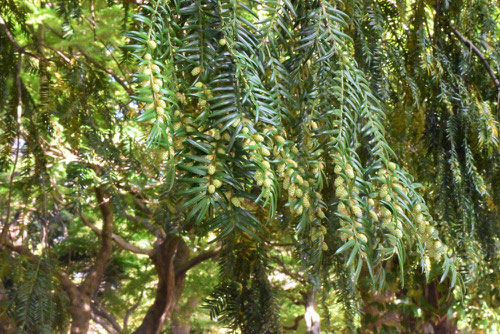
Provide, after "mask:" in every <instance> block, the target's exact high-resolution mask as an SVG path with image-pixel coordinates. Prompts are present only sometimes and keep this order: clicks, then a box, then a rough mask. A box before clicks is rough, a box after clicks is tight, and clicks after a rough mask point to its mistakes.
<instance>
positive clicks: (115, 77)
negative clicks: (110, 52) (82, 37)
mask: <svg viewBox="0 0 500 334" xmlns="http://www.w3.org/2000/svg"><path fill="white" fill-rule="evenodd" d="M76 48H77V49H78V51H80V53H81V54H82V55H83V56H84V57H85V58H87V60H88V61H89V62H91V63H92V64H94V65H95V66H96V67H97V68H99V69H101V70H102V71H104V72H106V73H108V74H109V75H110V76H111V77H112V78H113V79H115V80H116V82H118V83H119V84H120V85H121V86H122V87H123V89H125V91H126V92H127V93H128V94H129V95H132V94H133V91H132V89H130V87H128V85H127V84H126V83H125V81H124V80H123V79H122V78H120V77H119V76H117V75H116V74H114V73H113V71H112V70H111V69H109V68H106V67H104V66H103V65H102V64H101V63H99V62H98V61H97V60H96V59H94V58H93V57H91V56H90V55H89V54H88V53H87V52H86V51H85V50H84V49H83V48H82V47H81V46H79V45H76Z"/></svg>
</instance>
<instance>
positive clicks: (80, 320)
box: [70, 294, 92, 334]
mask: <svg viewBox="0 0 500 334" xmlns="http://www.w3.org/2000/svg"><path fill="white" fill-rule="evenodd" d="M70 313H71V329H70V333H71V334H86V333H87V332H88V331H89V324H90V319H91V318H92V313H91V309H90V298H89V297H87V296H84V295H83V294H79V295H78V296H77V297H74V298H72V300H71V310H70Z"/></svg>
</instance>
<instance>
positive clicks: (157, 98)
mask: <svg viewBox="0 0 500 334" xmlns="http://www.w3.org/2000/svg"><path fill="white" fill-rule="evenodd" d="M147 46H148V48H149V49H150V50H151V51H152V50H154V49H156V46H157V45H156V42H155V41H153V40H149V41H148V42H147ZM141 72H142V74H143V75H144V76H146V77H147V79H146V80H144V88H146V89H148V91H149V93H148V94H146V97H147V98H149V99H150V101H152V102H150V103H148V104H147V105H146V106H145V109H146V112H153V113H154V114H155V115H156V120H157V121H159V120H166V124H167V126H166V127H165V131H166V132H167V138H166V139H167V145H168V148H169V149H168V156H169V157H173V156H174V154H175V149H174V140H173V137H172V134H171V133H170V132H171V131H170V129H169V124H170V123H171V122H170V115H169V114H168V113H167V112H166V108H167V104H166V102H165V100H164V97H163V92H162V87H163V84H164V82H163V80H162V79H161V68H160V66H159V65H158V63H155V61H154V60H153V57H152V56H151V54H150V53H149V52H148V53H146V54H145V55H144V62H143V64H142V68H141ZM151 120H153V121H154V119H153V118H152V119H151Z"/></svg>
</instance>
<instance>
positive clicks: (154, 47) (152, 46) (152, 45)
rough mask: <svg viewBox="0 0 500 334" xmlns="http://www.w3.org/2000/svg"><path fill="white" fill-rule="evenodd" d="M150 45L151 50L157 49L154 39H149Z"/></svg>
mask: <svg viewBox="0 0 500 334" xmlns="http://www.w3.org/2000/svg"><path fill="white" fill-rule="evenodd" d="M148 47H149V48H150V49H151V50H154V49H156V42H155V41H152V40H149V41H148Z"/></svg>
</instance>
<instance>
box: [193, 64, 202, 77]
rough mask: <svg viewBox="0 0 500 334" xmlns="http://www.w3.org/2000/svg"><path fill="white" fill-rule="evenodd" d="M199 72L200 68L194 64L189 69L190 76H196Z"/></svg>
mask: <svg viewBox="0 0 500 334" xmlns="http://www.w3.org/2000/svg"><path fill="white" fill-rule="evenodd" d="M200 72H201V68H200V67H199V66H196V67H195V68H193V69H192V70H191V75H192V76H197V75H198V74H200Z"/></svg>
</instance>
